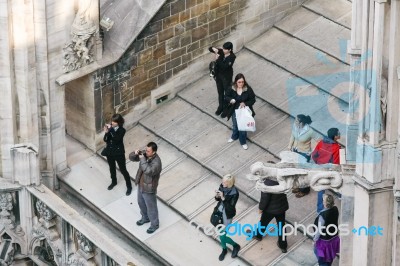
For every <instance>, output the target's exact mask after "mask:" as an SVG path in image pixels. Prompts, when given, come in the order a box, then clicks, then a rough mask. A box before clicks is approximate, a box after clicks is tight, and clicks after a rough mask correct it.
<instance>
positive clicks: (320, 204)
mask: <svg viewBox="0 0 400 266" xmlns="http://www.w3.org/2000/svg"><path fill="white" fill-rule="evenodd" d="M324 194H325V190H321V191H318V198H317V212H318V213H319V212H320V211H322V210H323V209H324V203H323V198H322V196H323V195H324Z"/></svg>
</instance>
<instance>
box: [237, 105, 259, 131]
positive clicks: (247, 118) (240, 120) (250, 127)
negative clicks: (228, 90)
mask: <svg viewBox="0 0 400 266" xmlns="http://www.w3.org/2000/svg"><path fill="white" fill-rule="evenodd" d="M235 112H236V121H237V127H238V130H239V131H251V132H254V131H256V122H255V120H254V117H253V115H252V114H253V112H252V111H251V110H250V108H249V107H248V106H246V107H245V108H239V109H236V110H235Z"/></svg>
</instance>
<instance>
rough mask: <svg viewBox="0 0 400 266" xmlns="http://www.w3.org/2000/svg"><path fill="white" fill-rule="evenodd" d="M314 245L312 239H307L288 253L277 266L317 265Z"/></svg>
mask: <svg viewBox="0 0 400 266" xmlns="http://www.w3.org/2000/svg"><path fill="white" fill-rule="evenodd" d="M313 248H314V244H313V242H312V240H311V239H305V240H304V241H301V242H300V243H298V244H297V247H296V248H295V249H294V250H292V251H291V252H288V253H287V255H286V256H284V257H283V258H282V259H281V260H279V261H278V262H276V263H275V264H274V265H276V266H297V265H309V266H313V265H316V264H317V258H316V257H315V255H314V251H313Z"/></svg>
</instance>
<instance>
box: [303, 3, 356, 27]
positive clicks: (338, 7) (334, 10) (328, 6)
mask: <svg viewBox="0 0 400 266" xmlns="http://www.w3.org/2000/svg"><path fill="white" fill-rule="evenodd" d="M303 6H305V7H307V8H309V9H311V10H313V11H314V12H317V13H319V14H322V15H324V16H325V17H327V18H329V19H331V20H333V21H336V22H339V23H345V24H344V25H345V26H347V27H349V28H350V27H351V19H345V20H344V19H343V18H344V17H348V16H349V14H350V16H351V7H352V3H351V2H350V1H347V0H335V4H332V0H309V1H306V2H305V3H304V4H303Z"/></svg>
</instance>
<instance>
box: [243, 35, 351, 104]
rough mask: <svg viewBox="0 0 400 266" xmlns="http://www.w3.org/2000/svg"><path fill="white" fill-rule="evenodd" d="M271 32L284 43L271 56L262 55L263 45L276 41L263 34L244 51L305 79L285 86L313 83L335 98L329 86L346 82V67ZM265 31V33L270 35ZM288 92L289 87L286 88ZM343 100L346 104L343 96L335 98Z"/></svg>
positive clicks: (287, 37)
mask: <svg viewBox="0 0 400 266" xmlns="http://www.w3.org/2000/svg"><path fill="white" fill-rule="evenodd" d="M270 31H277V33H276V34H277V35H280V38H281V39H284V41H283V43H279V44H276V45H277V46H279V48H277V49H276V50H275V51H274V53H272V54H271V53H270V52H268V51H265V48H264V43H265V42H270V41H271V42H275V40H272V39H271V40H269V39H265V38H267V36H266V35H265V34H264V35H263V36H262V37H261V38H258V39H256V40H255V41H253V42H251V43H250V44H249V45H248V46H247V47H248V48H249V49H251V50H252V51H254V52H255V53H257V54H260V55H261V56H263V57H264V58H267V59H268V60H271V61H272V62H274V63H276V64H277V65H279V66H281V67H283V68H284V69H287V70H288V71H290V72H292V73H294V74H296V75H298V76H300V77H302V78H304V79H305V80H306V81H304V80H303V79H300V78H297V79H296V78H295V79H293V80H291V83H288V84H286V86H295V85H297V84H303V85H307V84H306V83H307V82H310V83H313V84H315V85H316V86H318V87H320V88H321V89H323V90H324V91H327V92H329V93H332V94H334V93H335V91H332V86H335V85H337V84H338V81H340V82H343V81H348V80H349V79H348V66H347V65H345V64H343V63H341V62H340V61H338V60H336V59H335V58H333V57H330V56H329V55H326V54H324V53H322V52H320V51H318V50H316V49H315V48H313V47H311V46H309V45H307V44H305V43H303V42H301V41H299V40H296V39H295V38H293V37H290V36H289V35H287V34H285V33H283V32H280V31H279V30H278V29H271V30H270ZM270 31H268V32H270ZM288 89H290V87H289V88H288ZM334 95H335V96H337V97H342V99H343V100H345V101H347V100H348V99H347V97H345V98H343V95H341V94H340V95H336V94H334Z"/></svg>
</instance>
